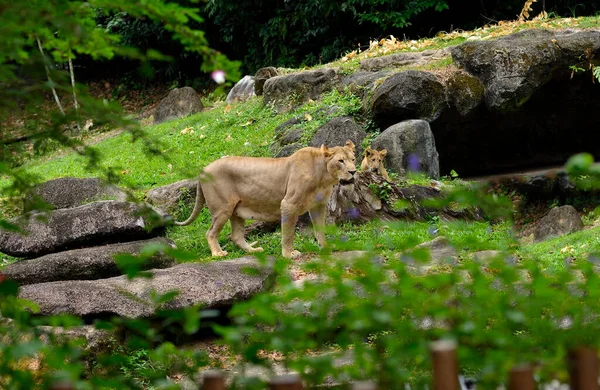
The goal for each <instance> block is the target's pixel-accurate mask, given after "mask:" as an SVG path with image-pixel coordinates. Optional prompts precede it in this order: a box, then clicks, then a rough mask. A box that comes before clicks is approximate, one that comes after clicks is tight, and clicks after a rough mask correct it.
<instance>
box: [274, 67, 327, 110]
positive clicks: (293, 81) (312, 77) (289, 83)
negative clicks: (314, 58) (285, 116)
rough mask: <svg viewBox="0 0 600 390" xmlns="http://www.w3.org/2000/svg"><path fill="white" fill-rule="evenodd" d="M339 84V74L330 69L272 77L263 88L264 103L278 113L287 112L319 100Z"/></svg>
mask: <svg viewBox="0 0 600 390" xmlns="http://www.w3.org/2000/svg"><path fill="white" fill-rule="evenodd" d="M338 83H339V80H338V75H337V72H336V71H335V70H333V69H329V68H323V69H317V70H309V71H304V72H298V73H292V74H288V75H284V76H276V77H271V78H270V79H267V80H266V82H265V85H264V87H263V94H264V101H265V104H272V105H273V106H274V107H275V109H277V110H278V111H286V110H288V109H291V108H293V107H295V106H297V105H300V104H302V103H304V102H307V101H308V100H311V99H312V100H317V99H318V98H319V97H320V96H321V94H322V93H324V92H327V91H330V90H331V89H333V88H334V87H336V86H337V85H338Z"/></svg>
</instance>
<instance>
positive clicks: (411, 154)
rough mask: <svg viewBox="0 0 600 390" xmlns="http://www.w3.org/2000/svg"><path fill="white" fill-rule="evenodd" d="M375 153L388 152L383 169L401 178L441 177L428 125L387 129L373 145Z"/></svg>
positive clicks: (406, 123) (413, 123) (408, 124)
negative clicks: (410, 175) (414, 174)
mask: <svg viewBox="0 0 600 390" xmlns="http://www.w3.org/2000/svg"><path fill="white" fill-rule="evenodd" d="M372 145H373V146H372V147H373V148H375V149H378V150H379V149H384V148H385V149H387V151H388V152H387V157H386V167H387V168H390V169H392V170H394V171H396V172H397V173H399V174H401V175H404V174H406V172H407V171H421V172H423V173H425V174H426V175H427V176H429V177H432V178H434V179H437V178H439V177H440V162H439V155H438V152H437V149H436V147H435V138H434V137H433V133H432V132H431V128H430V127H429V123H427V122H426V121H423V120H408V121H404V122H401V123H398V124H396V125H393V126H391V127H389V128H387V129H386V130H385V131H384V132H382V133H381V134H379V135H378V136H377V137H376V138H375V139H374V140H373V142H372Z"/></svg>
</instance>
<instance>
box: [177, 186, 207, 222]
mask: <svg viewBox="0 0 600 390" xmlns="http://www.w3.org/2000/svg"><path fill="white" fill-rule="evenodd" d="M204 202H205V200H204V193H203V192H202V186H201V185H200V180H198V184H197V186H196V203H194V210H193V211H192V215H190V217H189V218H188V219H186V220H185V221H183V222H177V221H175V225H177V226H187V225H189V224H190V223H192V222H194V221H195V220H196V218H198V215H200V211H202V208H203V207H204Z"/></svg>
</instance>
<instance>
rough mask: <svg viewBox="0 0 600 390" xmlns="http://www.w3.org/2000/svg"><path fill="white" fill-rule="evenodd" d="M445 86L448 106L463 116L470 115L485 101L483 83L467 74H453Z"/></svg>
mask: <svg viewBox="0 0 600 390" xmlns="http://www.w3.org/2000/svg"><path fill="white" fill-rule="evenodd" d="M445 85H446V101H447V102H448V105H449V106H450V107H454V108H456V110H457V111H458V113H459V114H460V115H461V116H467V115H469V114H470V113H471V112H472V111H473V110H475V109H476V108H477V107H479V106H480V105H481V102H482V101H483V95H484V92H485V88H484V86H483V83H482V82H481V81H480V80H479V79H478V78H477V77H475V76H472V75H470V74H468V73H466V72H454V73H452V75H450V77H449V78H448V80H446V83H445Z"/></svg>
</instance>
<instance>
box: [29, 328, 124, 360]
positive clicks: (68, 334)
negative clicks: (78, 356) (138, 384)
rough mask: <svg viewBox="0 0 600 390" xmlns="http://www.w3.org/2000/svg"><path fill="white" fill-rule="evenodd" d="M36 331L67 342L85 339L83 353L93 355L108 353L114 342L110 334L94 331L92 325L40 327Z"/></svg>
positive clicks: (98, 330) (100, 330)
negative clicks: (64, 339) (61, 338)
mask: <svg viewBox="0 0 600 390" xmlns="http://www.w3.org/2000/svg"><path fill="white" fill-rule="evenodd" d="M38 329H39V330H40V331H41V332H42V333H44V334H46V335H53V336H54V337H64V338H66V339H68V340H73V339H85V347H84V348H85V351H86V352H89V353H93V354H97V353H100V352H104V351H108V350H109V349H110V347H111V345H113V344H114V342H115V338H114V337H113V335H112V334H111V333H110V332H108V331H106V330H102V329H96V328H95V327H94V326H93V325H82V326H74V327H71V328H63V327H62V326H40V327H38Z"/></svg>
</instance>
